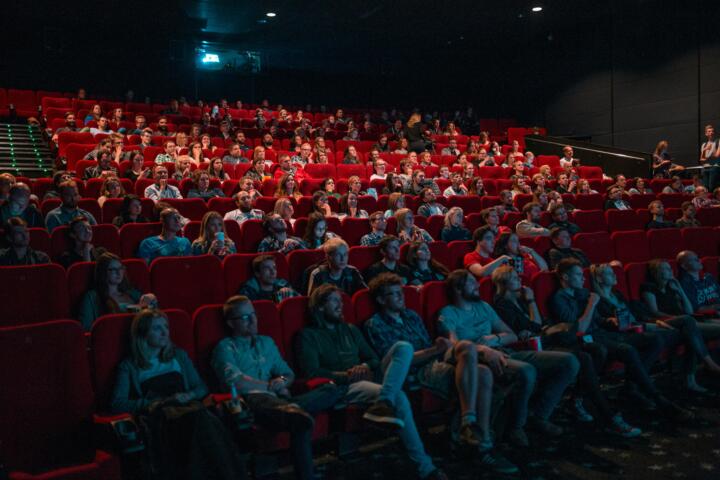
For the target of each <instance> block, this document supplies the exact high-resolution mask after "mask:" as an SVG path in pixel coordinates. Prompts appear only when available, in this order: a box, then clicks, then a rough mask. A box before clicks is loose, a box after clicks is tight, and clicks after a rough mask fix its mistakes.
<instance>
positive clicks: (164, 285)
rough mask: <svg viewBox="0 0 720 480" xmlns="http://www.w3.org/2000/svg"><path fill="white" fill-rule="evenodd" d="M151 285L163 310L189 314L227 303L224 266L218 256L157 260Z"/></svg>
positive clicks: (151, 275) (153, 265) (154, 261)
mask: <svg viewBox="0 0 720 480" xmlns="http://www.w3.org/2000/svg"><path fill="white" fill-rule="evenodd" d="M150 283H151V285H152V291H153V293H155V295H156V296H157V298H158V303H159V304H160V305H161V306H162V307H163V308H180V309H182V310H185V311H186V312H188V313H189V314H192V312H194V311H195V309H196V308H198V307H200V306H201V305H204V304H207V303H222V302H223V301H224V300H225V285H224V283H223V275H222V266H221V264H220V260H219V259H218V258H217V257H215V256H214V255H201V256H197V257H160V258H156V259H155V260H153V262H152V264H151V265H150Z"/></svg>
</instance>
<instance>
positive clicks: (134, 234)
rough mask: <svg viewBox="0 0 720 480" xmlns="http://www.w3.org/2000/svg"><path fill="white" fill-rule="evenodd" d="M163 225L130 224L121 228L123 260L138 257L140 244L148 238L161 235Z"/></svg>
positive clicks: (121, 254) (121, 253) (156, 223)
mask: <svg viewBox="0 0 720 480" xmlns="http://www.w3.org/2000/svg"><path fill="white" fill-rule="evenodd" d="M161 230H162V225H161V224H160V223H159V222H153V223H128V224H126V225H123V226H122V227H120V256H121V257H123V258H133V257H137V250H138V247H139V246H140V243H141V242H142V241H143V240H145V239H146V238H148V237H152V236H155V235H160V231H161Z"/></svg>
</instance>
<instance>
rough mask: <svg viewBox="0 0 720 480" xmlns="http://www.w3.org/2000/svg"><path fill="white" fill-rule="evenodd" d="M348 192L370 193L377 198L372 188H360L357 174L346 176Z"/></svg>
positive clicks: (360, 181)
mask: <svg viewBox="0 0 720 480" xmlns="http://www.w3.org/2000/svg"><path fill="white" fill-rule="evenodd" d="M348 192H350V193H354V194H355V195H357V196H360V195H372V196H373V197H375V199H377V192H376V191H375V189H374V188H368V189H367V191H365V190H363V189H362V180H360V177H358V176H357V175H353V176H351V177H349V178H348Z"/></svg>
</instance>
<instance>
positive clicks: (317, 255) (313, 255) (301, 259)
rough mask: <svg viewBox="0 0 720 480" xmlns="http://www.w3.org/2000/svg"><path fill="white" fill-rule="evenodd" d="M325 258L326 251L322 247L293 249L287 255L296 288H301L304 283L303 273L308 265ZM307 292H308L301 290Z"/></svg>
mask: <svg viewBox="0 0 720 480" xmlns="http://www.w3.org/2000/svg"><path fill="white" fill-rule="evenodd" d="M323 260H325V252H323V251H322V249H315V250H293V251H292V252H290V253H289V254H288V256H287V264H288V270H289V279H290V283H291V284H292V285H293V286H294V287H295V288H300V287H301V286H302V283H303V275H304V274H305V270H307V269H308V267H310V266H312V265H315V264H318V263H320V262H322V261H323ZM300 293H307V292H302V291H301V292H300Z"/></svg>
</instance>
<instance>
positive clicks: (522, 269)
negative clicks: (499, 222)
mask: <svg viewBox="0 0 720 480" xmlns="http://www.w3.org/2000/svg"><path fill="white" fill-rule="evenodd" d="M503 255H507V256H508V257H510V258H511V259H512V261H513V262H512V264H513V267H514V268H515V271H517V272H518V275H520V278H521V279H522V281H523V284H525V285H528V284H529V283H530V279H532V276H533V275H535V274H536V273H537V272H545V271H547V270H548V265H547V262H545V259H544V258H542V257H541V256H540V254H539V253H537V252H536V251H535V250H533V249H532V248H530V247H526V246H525V245H521V244H520V239H519V238H518V236H517V235H516V234H515V233H503V234H501V235H500V237H499V238H498V239H497V242H495V249H494V250H493V257H495V258H498V257H502V256H503Z"/></svg>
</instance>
